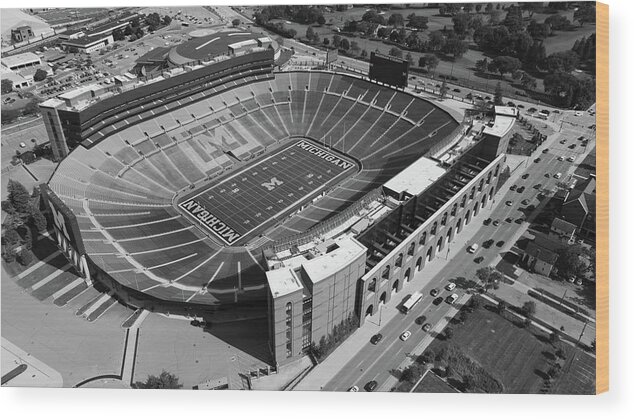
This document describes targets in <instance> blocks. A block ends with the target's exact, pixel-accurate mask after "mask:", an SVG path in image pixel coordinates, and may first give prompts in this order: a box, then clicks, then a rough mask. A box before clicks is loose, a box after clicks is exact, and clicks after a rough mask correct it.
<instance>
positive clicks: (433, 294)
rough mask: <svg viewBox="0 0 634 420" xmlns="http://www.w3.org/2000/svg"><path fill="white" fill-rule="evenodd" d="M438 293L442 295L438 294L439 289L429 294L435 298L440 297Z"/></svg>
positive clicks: (432, 290)
mask: <svg viewBox="0 0 634 420" xmlns="http://www.w3.org/2000/svg"><path fill="white" fill-rule="evenodd" d="M438 293H440V292H438V289H431V291H430V292H429V294H430V295H432V296H433V297H436V296H438Z"/></svg>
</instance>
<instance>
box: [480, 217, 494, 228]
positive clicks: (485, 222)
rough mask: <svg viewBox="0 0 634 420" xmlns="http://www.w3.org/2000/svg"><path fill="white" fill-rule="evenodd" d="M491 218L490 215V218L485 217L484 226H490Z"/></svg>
mask: <svg viewBox="0 0 634 420" xmlns="http://www.w3.org/2000/svg"><path fill="white" fill-rule="evenodd" d="M491 221H492V220H491V218H490V217H489V218H488V219H485V220H484V222H482V223H483V224H484V226H489V225H490V224H491Z"/></svg>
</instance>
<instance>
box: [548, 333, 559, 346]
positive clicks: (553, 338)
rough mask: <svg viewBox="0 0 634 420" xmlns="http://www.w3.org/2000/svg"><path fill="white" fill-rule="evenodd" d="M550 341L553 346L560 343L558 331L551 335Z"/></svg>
mask: <svg viewBox="0 0 634 420" xmlns="http://www.w3.org/2000/svg"><path fill="white" fill-rule="evenodd" d="M548 341H549V342H550V344H552V345H555V344H556V343H558V342H559V333H558V332H557V331H553V332H551V333H550V335H549V336H548Z"/></svg>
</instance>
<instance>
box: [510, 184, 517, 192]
mask: <svg viewBox="0 0 634 420" xmlns="http://www.w3.org/2000/svg"><path fill="white" fill-rule="evenodd" d="M516 188H517V185H515V184H513V185H511V188H509V190H511V191H515V189H516Z"/></svg>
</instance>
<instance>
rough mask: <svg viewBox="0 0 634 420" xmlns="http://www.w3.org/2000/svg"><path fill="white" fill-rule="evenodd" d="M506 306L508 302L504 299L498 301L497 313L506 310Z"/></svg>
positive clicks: (501, 313)
mask: <svg viewBox="0 0 634 420" xmlns="http://www.w3.org/2000/svg"><path fill="white" fill-rule="evenodd" d="M507 307H508V304H507V303H506V301H504V300H501V301H499V302H498V314H499V315H504V312H506V308H507Z"/></svg>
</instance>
